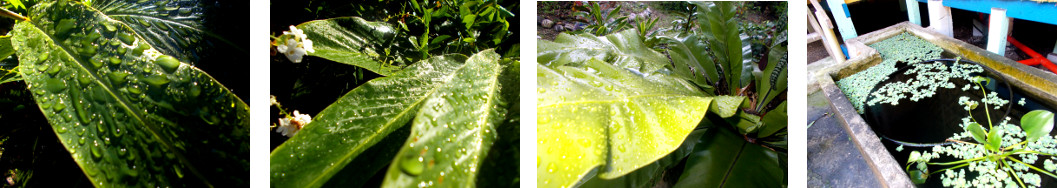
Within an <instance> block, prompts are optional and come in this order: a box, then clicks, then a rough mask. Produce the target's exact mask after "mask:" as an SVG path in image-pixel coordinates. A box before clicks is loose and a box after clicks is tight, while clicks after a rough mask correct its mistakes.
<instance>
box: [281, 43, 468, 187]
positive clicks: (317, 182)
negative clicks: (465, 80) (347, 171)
mask: <svg viewBox="0 0 1057 188" xmlns="http://www.w3.org/2000/svg"><path fill="white" fill-rule="evenodd" d="M424 61H428V60H424ZM419 63H422V62H419ZM465 67H466V64H465V63H463V64H462V65H460V66H459V68H458V69H456V70H455V71H452V72H458V71H459V70H462V69H463V68H465ZM453 78H455V75H454V74H452V75H449V76H448V78H446V79H445V81H444V82H442V83H437V84H433V85H435V86H436V85H442V84H447V83H449V82H451V80H452V79H453ZM439 88H440V87H432V88H431V89H429V91H428V92H426V93H425V94H424V95H422V97H420V98H418V99H417V100H415V102H414V103H412V104H411V106H410V107H409V108H406V109H404V110H401V111H400V113H399V114H397V116H396V117H395V118H391V119H389V121H386V123H385V125H384V126H383V127H389V126H392V125H393V123H395V122H394V121H393V120H396V119H399V118H401V117H404V116H407V114H408V112H410V111H412V109H414V110H418V108H419V106H420V105H421V104H422V102H424V101H425V100H426V99H427V98H429V96H430V95H433V93H436V92H437V90H438V89H439ZM354 90H355V89H354ZM327 108H329V106H328V107H327ZM306 126H308V125H306ZM382 130H385V129H378V130H377V131H376V132H375V133H380V132H379V131H382ZM379 135H381V134H372V135H371V136H368V137H367V138H368V139H367V140H374V139H375V138H376V137H378V136H379ZM379 141H380V140H379ZM376 143H377V142H376ZM365 146H366V144H360V145H357V146H356V147H353V148H352V150H350V151H356V150H361V151H360V153H357V155H359V154H362V152H363V151H362V150H363V148H364V147H365ZM371 146H374V145H373V144H372V145H371ZM285 147H286V144H283V145H280V146H279V147H277V148H275V150H279V149H280V148H285ZM352 155H353V152H348V153H346V154H345V155H344V156H342V159H348V158H352ZM268 157H269V158H271V157H275V152H272V153H271V154H269V156H268ZM345 165H348V163H346V164H345ZM345 165H341V167H345ZM325 168H326V169H325V170H323V173H322V174H321V175H319V176H316V177H315V178H313V179H312V181H311V182H309V184H307V185H306V186H305V187H320V186H322V185H321V184H320V181H321V180H323V177H324V176H326V177H333V174H334V173H333V171H334V170H336V169H338V168H337V165H334V166H328V167H325ZM328 174H329V175H328Z"/></svg>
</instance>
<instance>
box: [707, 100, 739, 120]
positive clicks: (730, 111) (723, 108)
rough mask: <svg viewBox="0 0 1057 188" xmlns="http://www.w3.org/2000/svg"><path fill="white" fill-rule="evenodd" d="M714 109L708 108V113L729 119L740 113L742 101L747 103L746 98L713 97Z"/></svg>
mask: <svg viewBox="0 0 1057 188" xmlns="http://www.w3.org/2000/svg"><path fill="white" fill-rule="evenodd" d="M712 99H713V100H712V107H710V108H708V111H710V112H712V113H716V114H717V115H719V117H723V118H729V117H731V116H734V114H736V113H738V111H739V110H741V109H739V108H738V107H741V103H742V101H745V97H744V96H728V95H720V96H715V97H712Z"/></svg>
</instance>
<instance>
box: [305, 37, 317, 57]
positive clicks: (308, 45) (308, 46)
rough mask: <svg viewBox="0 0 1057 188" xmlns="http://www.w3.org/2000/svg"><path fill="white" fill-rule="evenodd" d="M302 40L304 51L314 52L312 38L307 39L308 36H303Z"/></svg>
mask: <svg viewBox="0 0 1057 188" xmlns="http://www.w3.org/2000/svg"><path fill="white" fill-rule="evenodd" d="M302 41H303V42H302V46H304V47H305V51H308V52H312V53H315V52H316V50H315V49H312V40H308V38H304V40H302Z"/></svg>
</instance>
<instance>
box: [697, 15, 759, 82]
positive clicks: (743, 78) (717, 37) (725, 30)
mask: <svg viewBox="0 0 1057 188" xmlns="http://www.w3.org/2000/svg"><path fill="white" fill-rule="evenodd" d="M693 3H695V4H698V6H699V8H698V9H697V10H698V12H700V13H699V15H701V16H702V17H701V18H700V19H698V22H699V23H698V25H699V26H700V27H701V28H700V30H701V32H700V33H699V34H700V35H701V36H702V39H704V40H705V41H707V42H706V43H705V44H707V45H708V49H710V50H708V51H696V52H693V53H703V54H709V55H710V56H712V57H713V58H714V59H712V61H711V62H704V63H706V64H703V65H701V66H716V67H717V69H719V70H717V71H719V76H721V77H722V78H723V79H721V80H722V81H725V82H723V83H722V84H721V85H723V86H720V87H719V88H726V91H720V92H717V94H736V93H738V90H739V89H741V87H744V86H746V85H748V84H749V81H751V79H752V78H751V76H752V74H751V72H752V61H751V60H750V59H746V58H743V57H745V56H748V55H749V54H751V52H752V49H751V47H750V46H749V43H748V42H746V41H745V40H748V36H743V35H742V34H741V32H739V31H738V19H735V17H734V16H735V14H736V13H737V7H736V6H735V5H734V4H735V3H737V2H712V4H714V5H708V4H706V2H693ZM699 56H700V55H699ZM721 80H713V81H714V82H718V81H721Z"/></svg>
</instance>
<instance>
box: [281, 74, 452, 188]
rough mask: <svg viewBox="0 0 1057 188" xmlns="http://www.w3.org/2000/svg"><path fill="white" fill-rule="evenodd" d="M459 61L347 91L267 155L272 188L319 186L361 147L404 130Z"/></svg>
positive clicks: (347, 162) (380, 80) (356, 154)
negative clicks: (402, 128)
mask: <svg viewBox="0 0 1057 188" xmlns="http://www.w3.org/2000/svg"><path fill="white" fill-rule="evenodd" d="M465 60H466V56H462V55H448V56H436V57H433V58H430V59H427V60H422V61H419V62H418V63H415V64H413V65H411V66H409V67H407V68H405V69H404V70H402V71H400V72H397V73H395V74H393V75H392V76H389V77H383V78H378V79H374V80H371V81H368V82H367V83H365V84H363V85H361V86H359V87H356V89H353V90H352V91H349V93H347V94H345V96H343V97H341V98H339V99H338V100H337V101H336V102H334V103H333V104H331V105H330V106H328V107H327V108H326V109H323V111H321V112H320V113H319V115H317V116H316V117H315V119H313V121H312V123H309V124H308V125H305V127H304V128H303V129H301V131H299V132H298V133H297V134H296V135H295V136H294V137H292V138H290V139H289V140H287V141H286V142H284V143H283V145H280V146H279V147H277V148H275V150H273V151H272V153H271V157H270V158H271V183H272V186H275V187H319V186H322V185H323V184H324V183H325V182H327V181H328V180H329V179H330V178H331V177H332V176H334V174H335V173H337V172H338V171H339V170H341V169H342V168H344V167H345V166H346V165H348V164H349V162H350V161H352V160H353V159H354V158H357V156H359V155H360V154H361V153H362V152H363V151H365V150H366V149H367V148H369V147H371V146H373V145H375V144H377V143H378V142H379V141H380V140H382V139H383V138H385V137H386V136H387V135H389V134H390V133H392V132H393V131H394V130H397V129H398V128H400V127H402V126H404V125H406V124H407V123H408V122H409V121H410V120H411V118H412V116H414V115H415V114H416V113H417V112H418V109H419V107H420V106H421V105H422V103H424V102H425V101H426V99H427V97H428V96H430V95H431V94H432V93H434V92H436V90H437V88H438V87H441V86H442V85H444V84H446V83H448V82H449V80H450V79H451V77H452V73H453V72H454V71H455V70H457V69H458V68H459V67H461V65H462V62H463V61H465ZM335 143H338V144H335ZM324 146H326V147H324ZM386 162H387V161H386Z"/></svg>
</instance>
